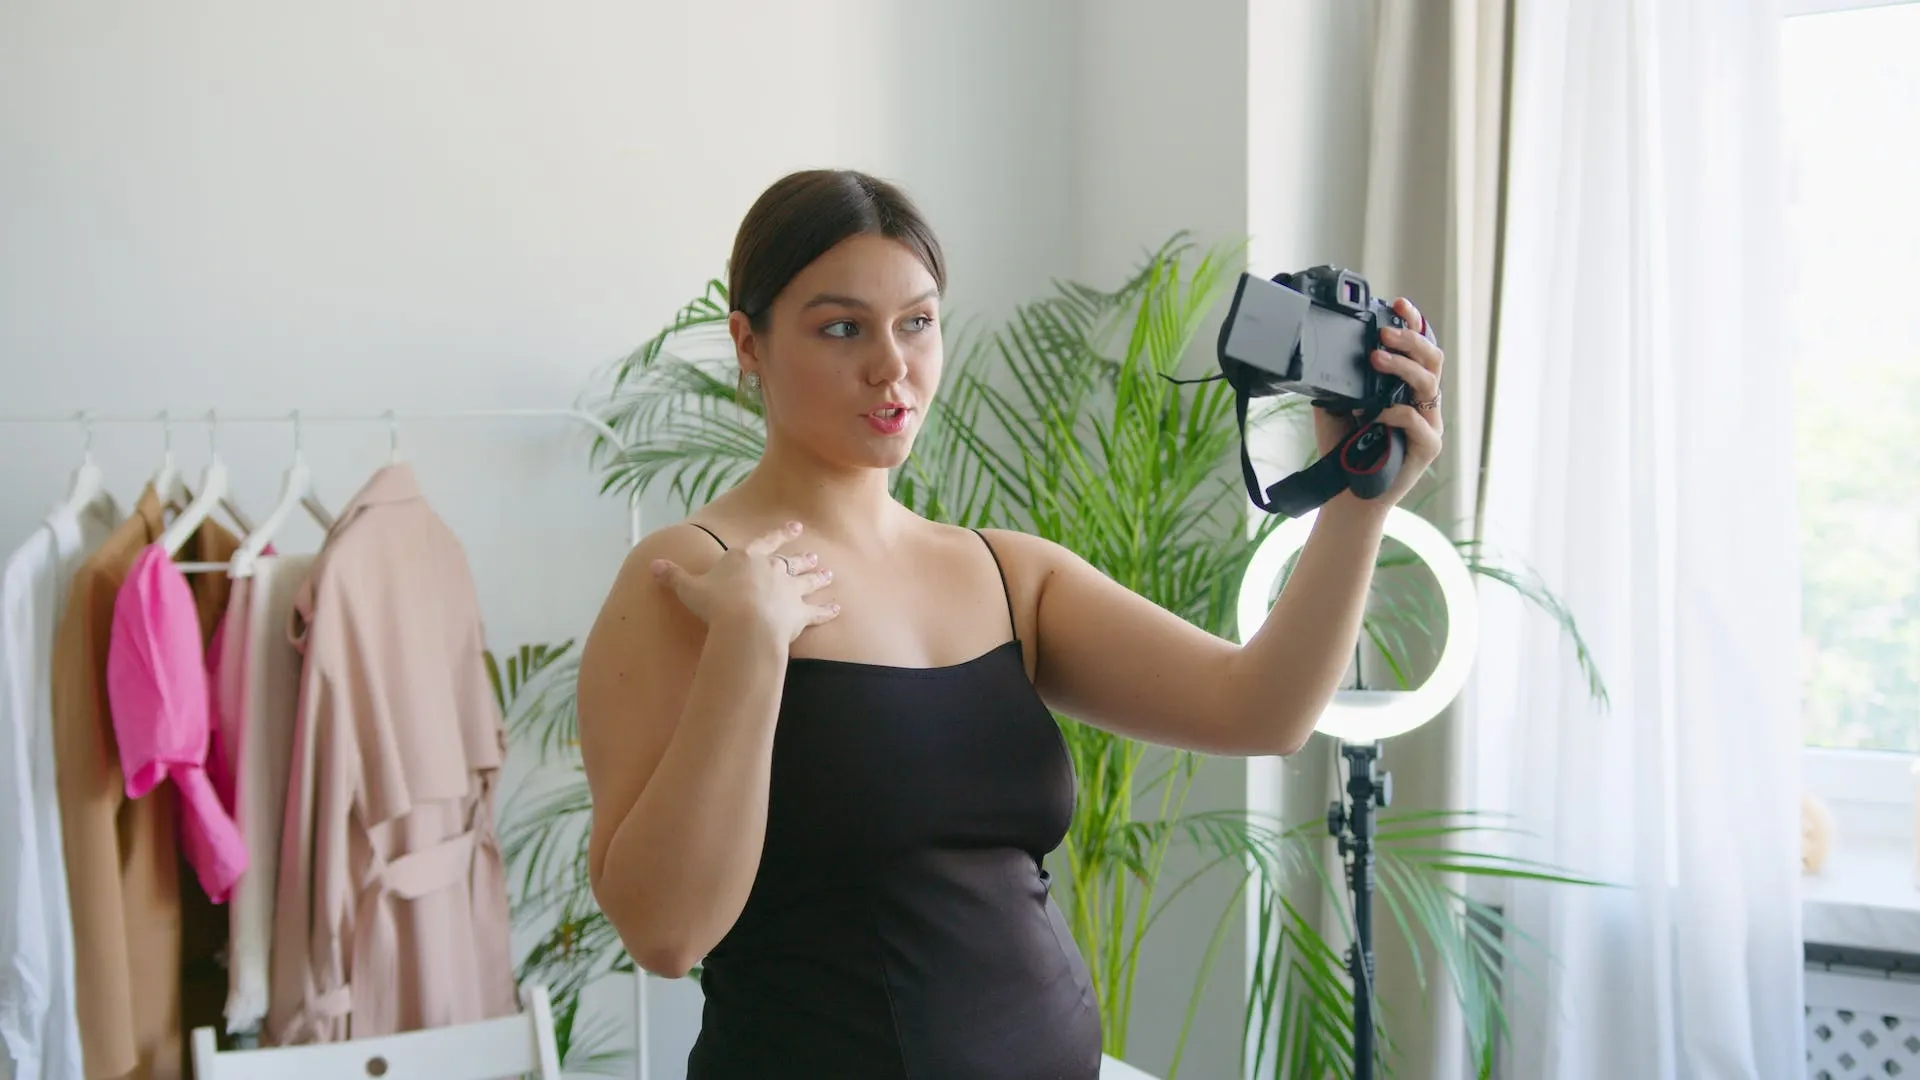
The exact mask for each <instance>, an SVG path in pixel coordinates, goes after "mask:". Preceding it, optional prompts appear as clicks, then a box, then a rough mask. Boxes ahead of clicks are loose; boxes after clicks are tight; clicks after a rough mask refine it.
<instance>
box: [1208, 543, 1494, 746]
mask: <svg viewBox="0 0 1920 1080" xmlns="http://www.w3.org/2000/svg"><path fill="white" fill-rule="evenodd" d="M1319 513H1320V512H1319V511H1318V510H1313V511H1309V512H1308V513H1306V514H1303V515H1301V516H1300V517H1297V518H1289V519H1287V520H1286V521H1284V522H1281V524H1280V526H1279V527H1278V528H1276V529H1274V531H1273V532H1272V533H1270V534H1269V535H1268V536H1267V538H1266V540H1264V541H1263V542H1262V543H1261V544H1260V547H1259V549H1258V550H1256V551H1255V552H1254V553H1253V559H1252V561H1251V562H1250V563H1249V564H1248V565H1247V572H1246V575H1245V576H1243V577H1242V578H1241V579H1240V618H1239V637H1240V643H1241V644H1243V645H1244V644H1246V643H1247V642H1248V641H1249V640H1251V639H1252V638H1253V635H1254V632H1255V631H1257V630H1258V629H1260V624H1261V623H1263V622H1265V621H1266V618H1267V612H1268V610H1269V609H1270V608H1271V607H1272V605H1273V601H1272V597H1273V593H1274V587H1275V585H1277V584H1278V583H1279V581H1280V575H1281V573H1282V571H1284V570H1285V569H1286V566H1287V560H1289V559H1291V558H1292V557H1293V555H1294V553H1295V552H1298V551H1299V550H1300V549H1301V548H1303V547H1305V546H1306V543H1307V535H1308V534H1309V533H1310V532H1311V531H1312V530H1313V522H1314V520H1315V518H1317V517H1318V516H1319ZM1385 535H1386V537H1387V538H1388V539H1391V540H1398V541H1399V542H1401V543H1402V544H1405V545H1406V546H1407V548H1408V549H1409V550H1411V551H1412V552H1413V553H1414V555H1415V556H1416V557H1417V558H1419V559H1420V561H1421V562H1424V563H1426V564H1427V568H1428V569H1429V570H1431V571H1433V576H1434V578H1435V580H1437V581H1438V582H1439V583H1440V598H1441V600H1442V601H1443V603H1444V605H1445V607H1446V610H1447V640H1446V644H1445V645H1444V646H1442V647H1441V650H1440V662H1439V663H1438V664H1436V665H1434V669H1433V674H1431V675H1429V676H1427V679H1426V681H1425V682H1423V683H1421V684H1420V685H1419V686H1416V687H1414V688H1413V689H1412V690H1341V691H1339V692H1337V693H1335V694H1334V696H1333V701H1332V703H1330V704H1329V705H1328V706H1327V711H1326V712H1325V713H1322V714H1321V716H1320V722H1319V723H1318V724H1317V725H1315V730H1317V731H1323V732H1325V733H1327V734H1328V735H1331V736H1333V737H1334V738H1336V739H1340V740H1342V741H1345V742H1352V743H1371V742H1377V741H1378V740H1381V739H1385V738H1389V737H1391V736H1394V735H1403V734H1405V733H1407V732H1409V731H1412V730H1413V729H1414V728H1417V727H1419V726H1420V725H1421V724H1424V723H1426V722H1427V721H1429V720H1431V719H1433V718H1434V717H1436V716H1438V715H1440V713H1441V711H1442V710H1444V709H1445V708H1446V707H1447V706H1448V705H1450V704H1452V702H1453V699H1454V697H1455V696H1457V695H1458V694H1459V693H1460V690H1461V688H1462V687H1464V686H1465V685H1466V684H1467V676H1468V674H1469V673H1470V671H1471V670H1472V668H1473V652H1474V648H1475V647H1476V645H1477V644H1478V639H1479V636H1480V608H1479V596H1478V594H1477V593H1476V591H1475V589H1474V584H1473V575H1472V574H1471V573H1470V572H1469V571H1468V570H1467V564H1466V561H1465V560H1463V559H1461V558H1460V552H1459V551H1458V550H1456V549H1455V548H1454V546H1453V542H1452V541H1450V540H1448V539H1447V537H1446V535H1445V534H1444V533H1442V532H1441V531H1440V530H1439V529H1436V528H1434V526H1433V525H1432V523H1430V522H1429V521H1427V520H1426V519H1425V518H1423V517H1421V516H1419V515H1418V514H1415V513H1413V512H1412V511H1410V510H1403V509H1401V508H1400V507H1398V506H1396V507H1394V508H1392V509H1391V510H1389V511H1388V512H1387V520H1386V528H1385Z"/></svg>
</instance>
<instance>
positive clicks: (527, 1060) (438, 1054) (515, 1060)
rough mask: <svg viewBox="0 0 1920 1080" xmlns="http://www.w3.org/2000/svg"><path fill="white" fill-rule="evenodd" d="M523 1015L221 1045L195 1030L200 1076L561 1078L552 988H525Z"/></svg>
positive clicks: (265, 1079) (256, 1079)
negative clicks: (347, 1037)
mask: <svg viewBox="0 0 1920 1080" xmlns="http://www.w3.org/2000/svg"><path fill="white" fill-rule="evenodd" d="M520 1005H521V1012H520V1013H519V1014H518V1015H516V1016H503V1017H499V1018H498V1019H494V1020H481V1021H478V1022H476V1023H472V1024H459V1025H455V1026H452V1027H441V1028H430V1029H428V1030H426V1031H408V1032H404V1033H402V1034H399V1035H381V1036H377V1037H374V1038H368V1039H355V1040H352V1041H350V1042H339V1043H319V1044H315V1045H311V1046H277V1047H266V1048H262V1049H258V1050H226V1051H221V1050H219V1049H218V1045H217V1042H216V1040H215V1038H214V1031H213V1029H212V1028H210V1027H202V1028H195V1029H194V1031H193V1075H194V1080H349V1078H353V1077H362V1076H366V1077H377V1078H379V1080H500V1078H502V1077H510V1076H530V1077H538V1078H539V1080H560V1050H559V1047H558V1046H557V1045H556V1043H555V1042H554V1035H553V1004H552V1002H551V1001H550V1000H548V998H547V988H546V987H544V986H538V985H532V986H523V987H521V988H520Z"/></svg>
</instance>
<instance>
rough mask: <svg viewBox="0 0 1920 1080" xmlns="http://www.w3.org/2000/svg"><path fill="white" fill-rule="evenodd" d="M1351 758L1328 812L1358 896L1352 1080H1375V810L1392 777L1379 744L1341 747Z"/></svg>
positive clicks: (1352, 959)
mask: <svg viewBox="0 0 1920 1080" xmlns="http://www.w3.org/2000/svg"><path fill="white" fill-rule="evenodd" d="M1340 754H1341V756H1342V757H1344V758H1346V759H1347V797H1348V798H1349V799H1351V800H1352V808H1351V809H1349V808H1348V807H1346V806H1343V805H1341V803H1340V801H1339V800H1338V799H1335V800H1334V802H1333V804H1332V805H1331V806H1329V807H1328V808H1327V831H1328V832H1329V833H1332V834H1333V835H1334V836H1335V837H1336V838H1338V839H1339V842H1340V854H1341V855H1342V856H1343V857H1345V858H1346V860H1347V888H1348V889H1349V890H1350V891H1351V893H1352V895H1353V943H1352V944H1351V945H1348V946H1347V977H1348V978H1349V979H1352V980H1353V1080H1373V1058H1374V1046H1373V1002H1374V992H1373V833H1374V828H1373V808H1374V807H1375V806H1376V805H1378V806H1385V805H1387V803H1388V801H1389V800H1390V799H1391V797H1392V794H1393V776H1392V774H1390V773H1378V774H1376V773H1375V771H1374V766H1375V765H1376V764H1377V763H1378V761H1379V758H1380V744H1379V743H1341V744H1340Z"/></svg>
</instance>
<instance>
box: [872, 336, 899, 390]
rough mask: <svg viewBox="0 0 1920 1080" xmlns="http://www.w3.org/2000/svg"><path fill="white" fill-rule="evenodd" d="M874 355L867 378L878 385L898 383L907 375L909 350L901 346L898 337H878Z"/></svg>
mask: <svg viewBox="0 0 1920 1080" xmlns="http://www.w3.org/2000/svg"><path fill="white" fill-rule="evenodd" d="M877 340H878V342H879V344H877V345H875V346H874V349H873V357H872V359H871V360H870V361H869V363H868V365H867V380H868V381H869V382H872V383H873V384H874V385H876V386H885V385H887V384H888V383H896V382H899V381H900V380H902V379H904V378H906V377H907V352H906V350H905V349H903V348H901V345H900V342H899V340H898V339H896V338H894V337H892V336H887V337H883V338H879V339H877Z"/></svg>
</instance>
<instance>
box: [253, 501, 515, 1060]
mask: <svg viewBox="0 0 1920 1080" xmlns="http://www.w3.org/2000/svg"><path fill="white" fill-rule="evenodd" d="M293 619H294V625H293V633H294V637H295V640H296V642H297V643H298V644H299V645H300V647H301V648H302V649H303V650H304V652H305V664H304V668H303V671H302V674H301V681H300V705H299V715H298V717H297V719H296V721H295V728H294V736H293V751H292V756H291V764H290V768H289V772H288V781H287V804H286V806H287V810H286V816H285V820H284V823H283V827H282V830H283V831H282V838H281V845H280V865H279V871H278V878H279V880H278V883H277V890H276V900H275V905H274V932H273V954H272V959H271V971H272V973H271V983H272V986H271V993H270V1001H269V1007H268V1013H267V1023H266V1029H265V1032H264V1038H263V1040H262V1041H263V1042H264V1043H267V1044H275V1045H286V1044H290V1043H303V1042H335V1041H339V1040H342V1039H347V1038H361V1037H364V1036H368V1035H381V1034H388V1033H392V1032H396V1031H409V1030H415V1029H419V1028H423V1027H440V1026H444V1025H448V1024H458V1023H464V1022H467V1021H471V1020H477V1019H482V1018H486V1017H493V1016H501V1015H506V1014H509V1013H511V1012H513V1011H514V1010H515V1009H516V1008H517V1005H516V1002H515V997H514V980H513V966H512V955H511V952H510V945H509V941H508V932H509V927H508V918H507V896H506V875H505V869H504V865H503V862H502V859H501V854H500V846H499V838H498V834H497V832H496V830H495V827H494V817H493V815H494V805H493V804H494V787H495V784H496V782H497V780H498V775H499V769H500V765H501V762H502V760H503V759H504V757H505V753H506V733H505V726H504V724H503V723H502V720H501V716H500V710H499V707H498V706H497V705H496V704H495V701H494V698H493V692H492V688H491V684H490V683H489V681H488V679H487V674H486V666H485V661H484V659H483V656H482V649H483V637H482V628H481V619H480V611H479V604H478V600H477V599H476V597H475V595H474V584H473V578H472V574H471V571H470V570H469V568H468V565H467V559H466V553H465V551H464V549H463V548H462V547H461V545H460V542H459V540H458V539H457V538H456V537H455V536H454V535H453V533H452V532H451V531H450V530H449V529H448V528H447V526H446V524H445V523H444V522H442V521H441V520H440V518H439V516H438V515H436V514H435V513H434V512H433V510H432V509H431V508H430V507H428V505H427V503H426V501H425V499H423V498H422V497H421V494H420V488H419V486H418V484H417V483H416V481H415V479H414V475H413V471H412V469H411V468H410V467H409V466H407V465H393V466H389V467H387V468H385V469H382V470H381V471H380V472H378V473H376V474H375V475H374V476H373V478H372V479H370V480H369V481H368V482H367V484H366V485H365V486H364V487H363V488H362V489H361V490H360V492H359V494H357V495H356V496H355V497H354V499H353V501H352V503H351V504H349V505H348V507H347V508H346V509H345V510H344V511H343V512H342V513H341V514H340V516H339V518H338V520H337V521H336V523H335V525H334V527H333V529H332V530H331V531H330V532H329V533H328V535H327V539H326V542H325V544H324V545H323V546H322V547H321V550H320V552H319V555H318V556H317V557H316V559H315V562H314V566H313V571H312V573H311V574H310V575H309V576H308V578H307V580H306V582H305V583H304V584H303V585H302V586H301V587H300V590H299V592H298V593H297V595H296V597H295V600H294V616H293Z"/></svg>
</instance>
